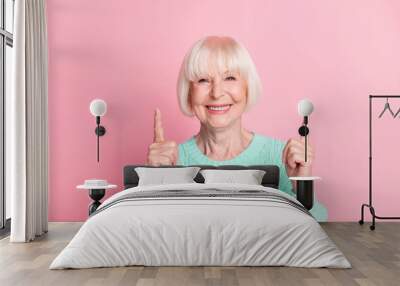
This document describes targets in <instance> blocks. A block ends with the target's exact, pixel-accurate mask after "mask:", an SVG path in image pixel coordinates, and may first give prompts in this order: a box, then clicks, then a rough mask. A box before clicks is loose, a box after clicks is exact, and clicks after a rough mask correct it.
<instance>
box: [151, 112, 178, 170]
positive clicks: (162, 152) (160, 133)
mask: <svg viewBox="0 0 400 286" xmlns="http://www.w3.org/2000/svg"><path fill="white" fill-rule="evenodd" d="M177 161H178V145H177V144H176V142H175V141H167V140H164V130H163V128H162V123H161V112H160V110H159V109H158V108H157V109H156V110H155V112H154V139H153V143H152V144H151V145H150V146H149V150H148V153H147V165H150V166H161V165H176V162H177Z"/></svg>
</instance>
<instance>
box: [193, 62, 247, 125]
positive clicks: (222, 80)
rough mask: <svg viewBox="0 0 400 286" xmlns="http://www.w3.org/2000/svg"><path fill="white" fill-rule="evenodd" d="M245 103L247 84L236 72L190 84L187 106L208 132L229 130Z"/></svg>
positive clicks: (214, 75)
mask: <svg viewBox="0 0 400 286" xmlns="http://www.w3.org/2000/svg"><path fill="white" fill-rule="evenodd" d="M214 70H215V69H214ZM246 103H247V84H246V80H245V79H244V78H243V77H242V76H241V75H240V73H239V72H232V71H226V72H224V73H218V72H211V73H210V75H208V76H204V77H200V78H198V79H196V80H193V81H191V83H190V92H189V105H190V107H191V110H192V112H193V113H194V115H195V116H196V117H197V118H198V119H199V121H200V122H201V124H204V125H206V126H207V127H208V128H214V129H217V128H227V127H229V126H231V125H232V124H234V123H235V122H236V121H237V120H240V119H241V116H242V114H243V112H244V111H245V109H246Z"/></svg>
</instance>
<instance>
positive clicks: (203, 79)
mask: <svg viewBox="0 0 400 286" xmlns="http://www.w3.org/2000/svg"><path fill="white" fill-rule="evenodd" d="M197 82H198V83H202V82H208V80H207V79H205V78H201V79H199V80H198V81H197Z"/></svg>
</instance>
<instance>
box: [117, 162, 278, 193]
mask: <svg viewBox="0 0 400 286" xmlns="http://www.w3.org/2000/svg"><path fill="white" fill-rule="evenodd" d="M193 166H196V167H200V168H201V169H222V170H246V169H256V170H264V171H265V172H266V173H265V175H264V177H263V180H262V185H263V186H265V187H271V188H275V189H278V186H279V167H278V166H276V165H250V166H239V165H224V166H218V167H217V166H209V165H193ZM136 167H148V168H152V167H151V166H145V165H128V166H125V167H124V189H128V188H133V187H136V186H137V185H138V182H139V177H138V175H137V173H136V172H135V168H136ZM181 167H187V166H163V167H162V168H181ZM194 180H195V181H196V182H197V183H204V178H203V176H202V175H201V174H200V173H198V174H197V176H196V177H195V178H194Z"/></svg>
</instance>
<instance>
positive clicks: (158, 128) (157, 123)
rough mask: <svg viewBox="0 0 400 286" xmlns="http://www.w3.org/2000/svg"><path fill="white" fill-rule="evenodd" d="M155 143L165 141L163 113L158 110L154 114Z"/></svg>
mask: <svg viewBox="0 0 400 286" xmlns="http://www.w3.org/2000/svg"><path fill="white" fill-rule="evenodd" d="M153 141H154V142H155V143H161V142H163V141H164V130H163V128H162V123H161V112H160V110H159V109H158V108H156V110H155V112H154V140H153Z"/></svg>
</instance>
